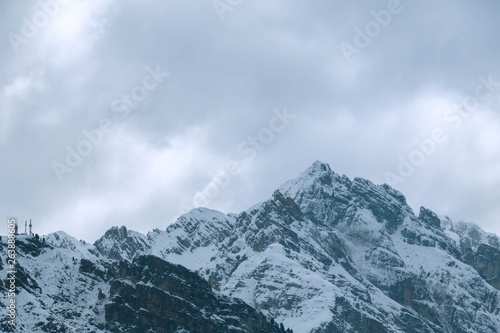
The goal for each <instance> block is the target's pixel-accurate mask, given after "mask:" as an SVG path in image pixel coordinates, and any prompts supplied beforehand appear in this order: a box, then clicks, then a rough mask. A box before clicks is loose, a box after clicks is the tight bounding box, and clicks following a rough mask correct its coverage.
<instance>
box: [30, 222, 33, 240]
mask: <svg viewBox="0 0 500 333" xmlns="http://www.w3.org/2000/svg"><path fill="white" fill-rule="evenodd" d="M31 226H32V224H31V219H30V236H32V235H33V234H32V233H31Z"/></svg>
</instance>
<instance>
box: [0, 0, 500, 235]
mask: <svg viewBox="0 0 500 333" xmlns="http://www.w3.org/2000/svg"><path fill="white" fill-rule="evenodd" d="M47 1H49V0H47ZM389 2H390V1H373V2H370V3H340V2H332V1H317V2H314V3H304V2H300V1H252V2H250V1H244V2H243V3H241V4H240V5H238V6H236V7H235V8H234V10H232V11H230V12H226V13H225V14H224V20H223V21H221V20H220V19H219V16H218V14H217V12H216V11H215V9H214V8H213V6H212V3H211V2H210V1H209V2H206V1H190V2H186V3H184V2H161V1H152V0H151V1H145V2H140V3H139V2H135V1H114V0H107V1H102V2H99V3H98V4H97V3H92V2H89V1H83V0H73V1H70V2H69V3H68V4H65V5H60V8H59V10H58V11H57V14H56V15H55V16H54V17H53V18H51V19H50V21H49V23H48V24H47V25H46V26H44V27H43V28H40V29H39V31H38V33H37V34H36V36H34V37H33V38H30V39H29V40H28V43H26V44H22V45H20V47H19V52H18V53H16V52H14V50H13V49H12V47H11V44H10V42H9V38H8V36H9V33H16V34H21V31H22V27H23V17H27V18H28V19H32V17H33V15H34V14H36V13H37V12H39V11H40V10H41V9H40V5H39V2H37V1H26V2H23V3H22V4H21V3H17V2H12V3H10V2H9V3H3V4H2V5H1V6H2V12H4V13H6V15H5V18H6V19H5V20H2V22H0V31H1V35H2V36H3V38H2V39H1V42H0V43H1V44H0V46H1V47H2V51H3V52H1V53H0V63H1V64H2V66H1V68H0V158H1V160H2V162H3V163H2V167H1V168H0V184H1V185H2V189H4V191H2V194H0V211H2V212H3V214H4V215H5V216H6V217H8V216H17V217H18V218H19V219H20V220H23V219H28V218H32V219H33V220H34V222H35V223H36V224H35V225H36V231H37V232H39V233H49V232H52V231H55V230H58V229H64V230H65V231H67V232H69V233H70V234H73V235H75V236H76V237H79V238H83V239H86V240H88V241H93V240H95V239H96V238H97V237H99V236H100V235H101V234H102V233H103V232H104V231H105V230H106V229H107V228H109V227H110V226H112V225H116V224H119V225H121V224H125V225H127V226H129V227H131V228H134V229H136V230H139V231H142V232H145V231H148V230H151V229H152V228H155V227H158V228H165V227H166V226H167V225H168V224H170V223H172V222H173V221H174V220H175V218H176V217H177V216H178V215H179V214H180V213H181V209H180V207H182V206H183V205H191V204H192V199H193V196H194V195H195V194H196V193H197V192H199V191H202V190H203V189H204V188H205V187H206V186H207V184H209V183H210V182H211V180H212V175H213V174H216V173H217V172H219V171H221V170H224V167H225V166H226V164H227V163H228V161H230V160H237V161H243V160H245V158H247V157H248V155H247V156H245V155H242V154H241V153H240V152H238V146H239V145H240V144H241V143H242V142H244V141H245V140H248V137H249V136H256V135H258V133H259V132H260V131H261V130H262V129H263V128H265V127H268V126H269V121H270V119H272V117H273V115H274V114H273V109H275V108H278V109H282V108H283V107H286V108H287V110H288V111H289V112H290V113H293V114H294V115H296V118H295V119H294V120H293V122H292V123H291V124H290V125H289V126H287V127H286V128H285V129H284V130H283V131H282V132H280V133H276V134H275V136H274V139H273V140H272V142H270V143H269V144H267V145H265V147H264V149H263V150H262V151H260V152H258V154H257V155H256V157H255V159H254V160H253V161H252V162H251V163H248V164H247V166H246V168H245V170H244V171H243V172H242V173H241V174H240V175H236V176H232V177H231V179H230V183H229V185H228V186H227V187H225V188H224V189H222V190H221V191H220V193H219V194H218V195H217V196H216V197H215V198H213V199H211V200H210V203H209V206H210V207H211V208H215V209H221V210H223V211H226V212H227V211H232V212H237V211H240V210H242V209H245V208H248V207H249V206H251V205H252V204H254V203H256V202H258V201H261V200H263V199H265V198H266V197H268V196H269V195H270V194H271V193H272V191H273V190H274V189H275V188H276V187H278V186H279V185H280V184H281V183H282V182H284V181H286V180H287V179H289V178H292V177H295V176H296V175H297V174H298V173H299V172H300V171H302V170H303V169H305V168H306V167H308V166H309V165H310V164H311V163H312V162H313V161H314V160H316V159H320V160H322V161H324V162H327V163H329V164H330V165H331V167H332V169H334V170H335V171H336V172H338V173H341V174H347V175H348V176H350V177H355V176H361V177H365V178H369V179H371V180H373V181H374V182H377V183H383V182H386V178H385V177H384V174H385V173H386V172H388V171H390V172H397V168H398V164H399V161H398V158H399V156H400V155H401V156H403V157H406V158H407V157H408V156H409V154H410V153H411V152H412V151H414V150H415V149H417V148H418V146H417V145H416V143H415V141H418V142H421V141H422V140H425V139H427V138H429V137H430V135H431V133H432V131H433V130H434V129H435V128H438V127H439V128H443V129H444V130H445V133H446V135H447V138H448V139H447V140H446V141H445V142H444V143H441V144H438V145H436V149H435V152H434V153H433V154H432V155H431V156H429V157H427V158H426V161H425V163H424V164H423V165H421V166H419V167H417V168H416V169H415V172H414V173H413V174H412V175H411V176H410V177H408V178H407V179H406V180H405V182H404V183H400V184H396V185H395V187H396V188H398V189H399V190H401V191H402V192H403V193H405V195H406V196H407V198H408V201H409V202H410V204H411V205H412V207H414V208H415V209H417V208H418V207H419V206H420V205H425V206H427V207H429V208H431V209H434V210H436V211H437V212H438V213H441V214H448V215H450V216H451V217H452V218H455V219H464V220H469V221H474V222H476V223H478V224H479V225H481V226H482V227H484V228H485V229H486V230H489V231H493V232H496V233H500V229H499V227H498V225H497V223H496V222H497V216H499V215H500V210H499V207H498V205H496V203H497V202H498V199H499V197H498V191H497V190H496V189H497V188H498V186H499V185H500V184H499V183H500V169H499V168H498V165H500V163H499V162H500V157H499V156H498V154H497V153H496V151H495V147H498V144H499V143H500V134H498V130H497V129H498V125H499V122H500V116H499V113H498V107H499V98H498V96H500V90H499V91H498V92H495V93H493V94H492V95H491V96H490V97H489V98H488V99H487V100H485V101H484V102H483V103H482V107H481V108H480V109H478V110H477V112H475V114H474V115H473V116H472V117H470V118H468V119H465V120H464V121H463V124H462V125H461V126H460V127H459V128H457V129H452V128H450V124H449V123H446V122H445V121H444V120H443V115H444V114H445V112H446V110H447V109H449V108H450V107H451V106H452V105H454V104H456V103H459V102H460V101H461V99H462V98H464V97H466V96H470V95H473V94H474V89H475V87H476V86H477V85H478V82H479V81H478V77H480V76H482V77H488V75H490V74H491V75H492V76H493V78H495V80H498V81H500V68H499V66H500V65H499V64H498V61H496V60H497V59H496V58H495V56H497V55H498V51H499V45H500V43H498V34H497V33H496V32H497V31H498V30H499V28H500V27H499V25H500V22H498V20H497V19H496V16H495V13H496V12H498V9H499V8H498V7H499V6H500V5H499V4H498V3H497V2H495V1H483V2H481V3H475V4H469V3H465V2H461V3H459V2H454V1H441V2H439V3H436V2H431V1H426V2H416V1H409V0H401V1H400V6H401V8H402V10H401V12H400V13H399V14H397V15H393V16H392V18H391V21H390V23H389V24H388V25H387V26H386V27H383V28H381V30H380V33H378V34H377V36H375V37H373V38H371V41H370V44H369V45H368V46H366V47H364V48H362V49H360V52H359V54H354V55H353V56H352V61H351V62H347V61H346V59H345V57H344V55H343V53H342V50H341V47H340V45H341V43H349V44H352V45H354V38H355V35H356V33H355V30H354V29H355V27H359V28H360V29H362V30H364V29H365V27H366V25H367V24H368V23H369V22H370V21H372V20H374V18H373V16H372V14H371V12H372V11H377V12H378V11H380V10H384V9H387V6H388V3H389ZM147 66H150V67H153V68H154V67H156V66H159V67H160V68H161V70H163V71H166V72H169V73H170V75H169V76H168V78H165V80H164V81H163V82H162V83H161V84H160V85H159V86H158V87H157V88H156V89H154V90H152V91H148V95H147V97H146V98H145V99H144V101H141V102H140V103H138V106H137V107H136V108H134V109H133V110H132V112H130V114H128V115H127V117H125V118H126V119H125V120H123V121H120V122H115V124H116V126H115V127H116V128H115V130H114V131H113V132H112V133H109V134H105V135H104V137H103V141H102V144H100V145H98V146H95V147H93V151H92V153H91V154H89V156H86V157H85V158H83V160H82V162H81V164H80V165H79V166H78V167H76V168H74V170H73V171H72V173H67V174H65V175H64V181H63V182H59V181H58V179H57V177H56V175H55V173H54V171H53V169H52V163H53V161H58V162H61V163H64V160H65V158H66V154H67V152H66V147H67V146H70V147H72V148H74V149H76V147H77V145H78V143H79V142H81V141H82V140H84V139H85V136H84V135H83V134H82V131H83V130H88V131H90V130H93V129H95V128H98V126H99V123H100V121H101V120H102V119H104V118H109V119H112V120H113V119H114V117H115V116H116V112H113V108H112V107H111V104H112V102H113V101H115V100H117V99H118V100H121V98H122V96H123V95H124V94H130V93H131V91H132V89H133V88H134V87H136V86H138V85H141V84H142V82H143V79H144V77H145V75H147V74H148V72H147V70H146V67H147Z"/></svg>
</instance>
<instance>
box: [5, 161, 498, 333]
mask: <svg viewBox="0 0 500 333" xmlns="http://www.w3.org/2000/svg"><path fill="white" fill-rule="evenodd" d="M46 239H47V242H46V243H44V244H42V243H33V242H32V241H31V240H26V242H32V243H33V244H32V245H30V246H31V247H35V248H38V250H37V251H35V252H33V251H32V252H30V253H28V252H26V253H24V254H23V255H22V257H21V258H20V259H19V265H20V268H19V269H20V270H21V271H22V272H23V276H25V281H26V282H25V286H24V287H22V288H20V293H19V296H18V297H19V299H20V304H23V306H22V308H21V309H20V313H19V320H20V321H21V322H23V325H25V326H24V327H25V328H26V329H27V330H28V331H30V332H49V331H50V332H57V331H56V330H52V328H53V327H56V328H57V329H59V331H60V332H64V331H65V329H68V330H69V327H72V329H74V330H75V331H76V332H86V331H87V330H88V329H90V330H96V329H98V330H99V331H109V332H149V331H148V330H150V332H160V331H161V330H160V328H161V327H169V329H168V330H166V332H178V333H180V332H226V331H227V332H233V330H232V329H233V328H234V331H236V328H237V329H238V330H239V331H243V332H273V330H276V329H277V330H278V332H279V330H283V331H284V330H285V329H291V330H293V332H295V333H335V332H415V333H421V332H425V333H431V332H434V333H457V332H459V333H462V332H463V333H465V332H491V333H493V332H500V291H499V289H500V241H499V239H498V237H497V236H495V235H493V234H488V233H486V232H484V231H482V230H481V229H480V228H478V227H477V226H475V225H471V224H464V223H455V222H453V221H451V220H450V219H449V218H447V217H441V216H439V215H438V214H436V213H434V212H433V211H431V210H429V209H427V208H424V207H422V208H421V209H420V211H419V212H418V215H417V214H415V212H413V210H412V209H411V208H410V207H409V206H408V204H407V203H406V199H405V197H404V196H403V194H401V193H400V192H398V191H396V190H395V189H393V188H392V187H390V186H388V185H375V184H373V183H372V182H370V181H369V180H366V179H362V178H354V179H353V180H351V179H349V178H348V177H346V176H340V175H338V174H336V173H335V172H333V171H332V170H331V168H330V167H329V166H328V165H327V164H325V163H322V162H319V161H316V162H314V163H313V164H312V166H311V167H309V168H308V169H307V170H305V171H304V172H302V173H301V174H300V175H299V176H298V177H297V178H295V179H293V180H290V181H288V182H286V183H285V184H283V185H281V186H280V187H278V189H277V190H276V191H275V192H274V193H273V194H272V195H271V196H270V197H269V198H268V199H267V200H265V201H263V202H261V203H259V204H257V205H255V206H253V207H251V208H249V209H248V210H246V211H243V212H241V213H239V214H230V215H226V214H223V213H221V212H217V211H213V210H209V209H206V208H197V209H194V210H192V211H190V212H189V213H187V214H185V215H183V216H181V217H180V218H179V219H178V220H177V221H176V222H175V223H173V224H171V225H169V226H168V227H167V228H166V230H164V231H162V230H159V229H155V230H154V231H151V232H149V233H148V234H147V235H143V234H140V233H138V232H135V231H131V230H127V228H126V227H121V228H118V227H113V228H111V229H110V230H108V231H107V232H106V233H105V235H103V237H101V238H100V239H99V240H97V241H96V242H95V243H94V245H89V244H83V243H81V242H78V241H76V240H74V239H72V238H71V237H70V236H68V235H65V234H63V233H59V234H52V235H48V236H46ZM62 239H64V241H63V240H62ZM26 248H28V247H26ZM71 258H72V259H71ZM181 266H184V267H181ZM48 267H50V269H49V268H48ZM0 268H1V267H0ZM2 269H3V270H5V267H3V268H2ZM192 272H195V273H192ZM175 281H182V283H180V284H178V283H177V282H175ZM56 286H57V287H56ZM182 286H189V287H188V288H184V289H183V287H182ZM207 286H209V287H208V288H207ZM141 295H149V296H147V297H146V296H144V297H143V296H141ZM148 297H149V298H148ZM207 299H210V300H211V301H210V302H209V303H207V302H206V300H207ZM155 302H157V303H155ZM176 302H177V303H176ZM153 303H154V304H153ZM155 304H156V305H155ZM176 309H178V310H176ZM186 313H187V315H184V314H186ZM134 318H135V319H134ZM265 318H267V319H265ZM194 320H197V321H198V322H203V323H204V324H203V325H204V326H205V327H212V329H210V328H208V329H205V330H203V328H202V326H203V325H202V326H193V321H194ZM152 323H155V324H154V325H156V326H152V325H153V324H152ZM256 323H257V324H256ZM275 323H280V324H282V325H281V327H279V328H277V327H278V325H275ZM162 325H163V326H162ZM166 325H169V326H166ZM190 325H191V326H190ZM266 325H267V326H266ZM235 327H236V328H235ZM49 329H50V330H49ZM141 329H143V330H141Z"/></svg>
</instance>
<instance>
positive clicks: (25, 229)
mask: <svg viewBox="0 0 500 333" xmlns="http://www.w3.org/2000/svg"><path fill="white" fill-rule="evenodd" d="M24 234H25V235H27V234H28V221H26V220H25V221H24Z"/></svg>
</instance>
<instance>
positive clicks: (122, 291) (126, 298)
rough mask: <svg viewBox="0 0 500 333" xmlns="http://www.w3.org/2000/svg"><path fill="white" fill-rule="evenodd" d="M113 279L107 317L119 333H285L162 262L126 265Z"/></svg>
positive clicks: (147, 258) (180, 269) (137, 261)
mask: <svg viewBox="0 0 500 333" xmlns="http://www.w3.org/2000/svg"><path fill="white" fill-rule="evenodd" d="M109 276H110V278H111V281H110V286H111V287H110V291H109V293H110V298H111V302H110V303H108V304H106V306H105V317H106V321H107V323H108V326H107V328H108V329H109V330H111V331H114V332H149V331H151V332H157V333H172V332H199V333H215V332H228V333H233V332H234V333H236V332H248V333H250V332H255V333H257V332H268V333H280V332H282V330H280V327H279V326H278V325H276V324H273V323H271V322H270V321H268V320H267V319H266V317H264V316H263V315H262V314H261V313H258V312H257V311H256V310H255V309H253V308H251V307H250V306H248V305H247V304H245V303H244V302H242V301H238V300H234V299H231V298H227V297H221V296H217V295H215V294H214V293H213V292H212V290H211V288H210V285H209V284H208V282H206V281H205V280H203V279H201V278H200V277H199V276H198V275H197V274H195V273H193V272H190V271H189V270H187V269H186V268H184V267H182V266H179V265H172V264H169V263H167V262H165V261H164V260H161V259H160V258H158V257H154V256H141V257H138V258H137V259H135V260H134V261H133V262H132V263H131V264H129V263H127V262H123V261H122V262H120V263H119V264H118V265H117V266H115V267H114V268H113V269H112V271H111V272H110V275H109Z"/></svg>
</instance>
